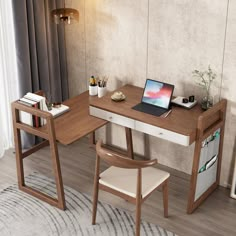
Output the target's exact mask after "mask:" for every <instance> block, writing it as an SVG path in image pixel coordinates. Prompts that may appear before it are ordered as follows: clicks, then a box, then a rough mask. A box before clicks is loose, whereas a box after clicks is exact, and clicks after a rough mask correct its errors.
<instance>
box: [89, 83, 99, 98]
mask: <svg viewBox="0 0 236 236" xmlns="http://www.w3.org/2000/svg"><path fill="white" fill-rule="evenodd" d="M89 95H90V96H96V95H98V86H97V85H95V86H91V85H89Z"/></svg>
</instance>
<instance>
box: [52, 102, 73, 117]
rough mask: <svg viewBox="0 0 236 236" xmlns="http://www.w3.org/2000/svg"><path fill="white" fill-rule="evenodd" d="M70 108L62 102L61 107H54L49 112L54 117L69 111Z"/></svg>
mask: <svg viewBox="0 0 236 236" xmlns="http://www.w3.org/2000/svg"><path fill="white" fill-rule="evenodd" d="M69 110H70V108H69V107H68V106H66V105H63V104H61V106H60V107H52V110H50V111H49V112H50V113H51V114H52V115H53V117H54V118H55V117H57V116H60V115H62V114H63V113H65V112H67V111H69Z"/></svg>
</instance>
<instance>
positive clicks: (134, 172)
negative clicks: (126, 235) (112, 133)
mask: <svg viewBox="0 0 236 236" xmlns="http://www.w3.org/2000/svg"><path fill="white" fill-rule="evenodd" d="M96 152H97V155H96V169H95V177H94V196H93V215H92V224H95V222H96V212H97V202H98V190H99V189H102V190H104V191H107V192H110V193H112V194H115V195H117V196H119V197H122V198H124V199H125V200H127V201H129V202H131V203H134V204H136V236H138V235H140V218H141V204H142V203H143V202H144V201H145V200H146V199H147V197H148V196H149V195H150V194H151V193H152V192H153V191H154V190H156V189H157V188H158V187H159V186H162V190H163V205H164V216H165V217H168V179H169V176H170V174H169V173H167V172H165V171H162V170H159V169H156V168H153V167H151V166H153V165H155V164H157V160H156V159H155V160H148V161H138V160H132V159H130V158H127V157H125V156H122V155H120V154H118V153H115V152H112V151H110V150H108V149H105V148H104V147H102V141H101V140H99V141H98V142H97V144H96ZM100 159H102V160H104V161H105V162H107V163H108V164H109V165H110V167H109V168H108V169H107V170H105V171H104V172H102V173H100Z"/></svg>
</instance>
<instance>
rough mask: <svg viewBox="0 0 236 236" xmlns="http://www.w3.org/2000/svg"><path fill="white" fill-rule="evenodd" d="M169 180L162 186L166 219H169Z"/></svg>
mask: <svg viewBox="0 0 236 236" xmlns="http://www.w3.org/2000/svg"><path fill="white" fill-rule="evenodd" d="M168 180H169V179H167V180H166V181H165V182H164V183H163V185H162V191H163V206H164V217H166V218H167V217H168Z"/></svg>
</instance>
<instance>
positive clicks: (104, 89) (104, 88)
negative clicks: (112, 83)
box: [98, 76, 108, 98]
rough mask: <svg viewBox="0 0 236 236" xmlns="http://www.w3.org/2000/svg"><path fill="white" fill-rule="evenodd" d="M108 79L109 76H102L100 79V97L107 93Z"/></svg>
mask: <svg viewBox="0 0 236 236" xmlns="http://www.w3.org/2000/svg"><path fill="white" fill-rule="evenodd" d="M107 81H108V77H105V76H104V77H102V79H99V80H98V97H99V98H101V97H103V96H104V95H106V93H107Z"/></svg>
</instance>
